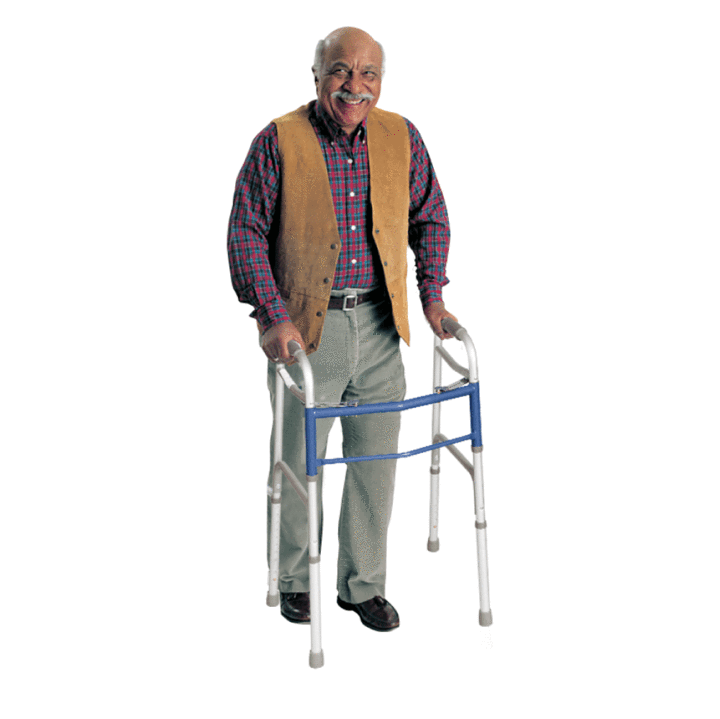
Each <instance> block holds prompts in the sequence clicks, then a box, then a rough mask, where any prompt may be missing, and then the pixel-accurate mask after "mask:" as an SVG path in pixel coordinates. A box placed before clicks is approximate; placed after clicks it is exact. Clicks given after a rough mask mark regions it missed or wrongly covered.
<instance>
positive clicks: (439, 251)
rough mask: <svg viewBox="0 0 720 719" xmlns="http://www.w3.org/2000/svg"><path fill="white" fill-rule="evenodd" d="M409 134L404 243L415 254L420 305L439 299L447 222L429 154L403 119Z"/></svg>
mask: <svg viewBox="0 0 720 719" xmlns="http://www.w3.org/2000/svg"><path fill="white" fill-rule="evenodd" d="M405 122H406V123H407V126H408V132H409V135H410V153H411V156H410V214H409V232H408V243H409V244H410V248H411V249H412V251H413V253H414V254H415V268H416V276H417V283H418V289H419V290H420V300H421V302H422V304H423V307H426V306H427V305H429V304H430V303H432V302H442V288H443V287H444V286H445V285H446V284H448V282H449V280H448V279H447V277H446V276H445V266H446V264H447V258H448V251H449V249H450V221H449V220H448V214H447V208H446V207H445V198H444V197H443V193H442V190H441V189H440V183H439V182H438V180H437V177H436V176H435V170H434V169H433V166H432V162H431V161H430V155H429V154H428V151H427V148H426V147H425V143H424V142H423V139H422V137H421V136H420V133H419V132H418V130H417V128H416V127H415V126H414V125H413V124H412V123H411V122H410V121H409V120H407V119H406V120H405Z"/></svg>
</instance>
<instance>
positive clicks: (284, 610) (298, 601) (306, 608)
mask: <svg viewBox="0 0 720 719" xmlns="http://www.w3.org/2000/svg"><path fill="white" fill-rule="evenodd" d="M280 614H282V615H283V617H285V619H287V620H288V621H289V622H293V623H294V624H307V623H308V622H309V621H310V592H280Z"/></svg>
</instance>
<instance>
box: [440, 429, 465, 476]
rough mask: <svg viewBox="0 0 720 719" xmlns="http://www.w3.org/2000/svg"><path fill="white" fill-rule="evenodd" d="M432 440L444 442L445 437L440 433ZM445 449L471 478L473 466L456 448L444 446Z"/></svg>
mask: <svg viewBox="0 0 720 719" xmlns="http://www.w3.org/2000/svg"><path fill="white" fill-rule="evenodd" d="M434 439H435V441H436V442H444V441H445V440H446V439H447V437H446V436H445V435H444V434H442V433H438V434H436V435H435V437H434ZM445 449H447V450H449V451H450V454H452V456H453V457H455V459H457V461H458V462H460V464H462V466H463V467H465V469H467V471H468V472H469V473H470V476H471V477H472V476H473V466H472V464H471V463H470V461H469V460H468V459H467V458H466V457H465V456H464V455H463V453H462V452H461V451H460V450H459V449H458V448H457V447H453V446H452V445H445Z"/></svg>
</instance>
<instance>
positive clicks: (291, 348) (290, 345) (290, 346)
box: [287, 340, 302, 357]
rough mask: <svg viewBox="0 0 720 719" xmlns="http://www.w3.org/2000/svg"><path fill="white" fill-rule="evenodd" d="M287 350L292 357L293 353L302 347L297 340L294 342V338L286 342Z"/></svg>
mask: <svg viewBox="0 0 720 719" xmlns="http://www.w3.org/2000/svg"><path fill="white" fill-rule="evenodd" d="M287 346H288V352H289V353H290V354H291V355H292V356H293V357H294V356H295V353H296V352H298V351H299V350H302V347H301V346H300V343H299V342H296V341H295V340H290V341H289V342H288V345H287Z"/></svg>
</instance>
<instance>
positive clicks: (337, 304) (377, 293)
mask: <svg viewBox="0 0 720 719" xmlns="http://www.w3.org/2000/svg"><path fill="white" fill-rule="evenodd" d="M384 297H385V288H384V287H381V288H379V289H377V290H373V291H372V292H363V293H362V294H356V295H343V296H342V297H331V298H330V303H329V304H328V309H329V310H354V309H355V308H356V307H357V306H358V305H362V304H363V303H365V302H380V301H381V300H382V299H383V298H384Z"/></svg>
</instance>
